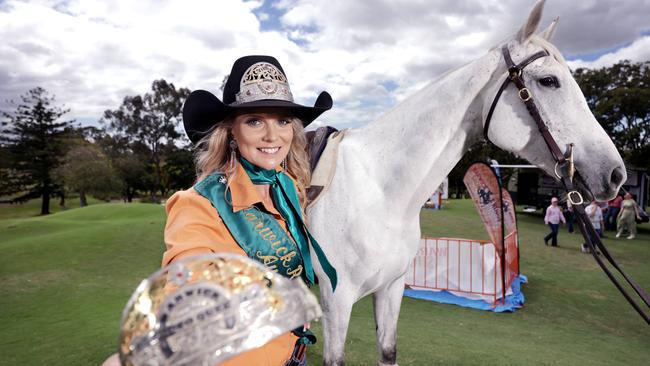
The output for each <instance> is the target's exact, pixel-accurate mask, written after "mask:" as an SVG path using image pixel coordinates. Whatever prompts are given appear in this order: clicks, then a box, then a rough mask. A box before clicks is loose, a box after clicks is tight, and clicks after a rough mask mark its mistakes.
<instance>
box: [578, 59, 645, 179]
mask: <svg viewBox="0 0 650 366" xmlns="http://www.w3.org/2000/svg"><path fill="white" fill-rule="evenodd" d="M574 77H575V78H576V81H577V82H578V84H579V85H580V88H581V89H582V92H583V93H584V95H585V98H586V99H587V104H588V105H589V108H590V109H591V111H592V112H593V113H594V116H595V117H596V119H597V120H598V122H599V123H600V124H601V125H602V126H603V128H604V129H605V131H607V134H609V135H610V136H611V137H612V140H613V141H614V144H615V145H616V147H617V148H618V149H619V150H620V151H621V152H622V153H623V156H624V158H625V159H626V161H628V162H631V163H633V164H635V165H637V166H640V167H645V168H646V169H649V168H650V160H649V159H647V155H646V153H647V151H648V150H649V147H650V61H645V62H639V63H631V62H630V61H620V62H618V63H616V64H614V65H612V66H610V67H603V68H600V69H584V68H580V69H577V70H576V71H575V72H574Z"/></svg>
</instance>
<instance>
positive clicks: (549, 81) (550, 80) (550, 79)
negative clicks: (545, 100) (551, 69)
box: [538, 76, 560, 88]
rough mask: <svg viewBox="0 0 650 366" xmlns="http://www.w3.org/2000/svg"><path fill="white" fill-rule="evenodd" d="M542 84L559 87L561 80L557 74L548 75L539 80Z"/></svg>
mask: <svg viewBox="0 0 650 366" xmlns="http://www.w3.org/2000/svg"><path fill="white" fill-rule="evenodd" d="M538 81H539V83H540V85H542V86H546V87H552V88H559V87H560V82H559V81H558V80H557V78H556V77H555V76H546V77H543V78H541V79H539V80H538Z"/></svg>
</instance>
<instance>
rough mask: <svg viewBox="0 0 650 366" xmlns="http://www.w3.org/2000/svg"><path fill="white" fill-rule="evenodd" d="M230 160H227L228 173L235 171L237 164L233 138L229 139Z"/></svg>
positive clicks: (235, 142) (235, 146)
mask: <svg viewBox="0 0 650 366" xmlns="http://www.w3.org/2000/svg"><path fill="white" fill-rule="evenodd" d="M229 145H230V160H229V162H228V171H229V172H230V173H232V172H234V171H235V164H237V153H236V152H235V150H236V149H237V141H235V140H230V143H229Z"/></svg>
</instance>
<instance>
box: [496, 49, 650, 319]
mask: <svg viewBox="0 0 650 366" xmlns="http://www.w3.org/2000/svg"><path fill="white" fill-rule="evenodd" d="M501 52H502V54H503V58H504V60H505V62H506V65H507V67H508V76H507V77H506V79H505V80H504V81H503V83H502V84H501V87H500V88H499V90H498V92H497V94H496V96H495V97H494V100H493V101H492V105H490V110H489V112H488V115H487V118H486V120H485V124H484V125H483V135H484V137H485V139H486V140H487V141H488V142H490V139H489V137H488V131H489V128H490V121H491V119H492V113H493V112H494V109H495V107H496V105H497V103H498V101H499V99H500V97H501V94H502V93H503V91H504V90H505V89H506V87H507V86H508V85H509V84H510V83H513V84H514V85H515V86H516V87H517V89H518V95H519V99H520V100H521V101H522V102H523V103H524V104H525V105H526V109H527V110H528V113H530V115H531V117H532V118H533V120H534V121H535V123H536V124H537V128H538V130H539V132H540V133H541V135H542V138H543V139H544V142H545V143H546V146H547V147H548V149H549V151H550V153H551V155H552V156H553V159H554V160H555V168H554V172H555V176H556V177H557V178H558V180H560V182H561V183H562V185H563V186H564V189H565V190H566V192H567V200H568V201H569V203H570V204H571V205H572V206H573V210H574V213H575V214H576V218H577V219H578V220H577V222H578V228H579V229H580V232H581V233H582V236H583V237H584V239H585V242H586V243H587V245H588V247H589V249H590V252H591V254H592V255H593V257H594V259H595V260H596V262H597V263H598V265H599V266H600V268H602V270H603V271H604V272H605V274H606V275H607V277H609V279H610V280H611V281H612V283H613V284H614V286H616V288H617V289H618V290H619V291H620V292H621V294H622V295H623V297H625V299H626V300H627V301H628V302H629V303H630V305H632V307H633V308H634V309H635V310H636V311H637V312H638V313H639V315H641V317H642V318H643V319H644V320H645V321H646V323H647V324H648V325H650V316H649V315H648V314H647V313H646V311H645V310H644V309H642V308H641V305H639V304H638V303H637V302H636V301H635V300H634V298H632V296H630V294H629V293H628V292H627V291H626V290H625V288H623V286H622V285H621V284H620V283H619V282H618V280H617V279H616V278H615V277H614V275H613V274H612V273H611V272H610V271H609V269H608V268H607V266H606V265H605V263H603V261H602V259H601V258H600V257H599V255H600V253H599V252H598V250H600V252H601V253H602V255H603V256H604V257H605V258H606V259H607V261H608V262H609V263H610V265H611V266H612V267H614V268H615V269H616V270H617V271H618V272H619V273H620V274H621V275H622V276H623V278H625V280H626V281H627V283H628V284H629V285H630V286H631V287H632V288H633V289H634V291H635V292H636V293H637V295H638V296H639V297H640V298H641V300H643V302H644V303H645V305H646V306H647V307H650V298H649V297H648V295H647V294H646V292H645V291H644V290H643V288H641V286H639V285H638V284H637V283H636V282H635V281H634V280H633V279H632V278H631V277H630V276H628V275H627V274H626V273H625V272H624V271H623V270H622V269H621V268H620V267H619V265H618V263H616V261H615V260H614V258H612V256H611V255H610V254H609V252H608V251H607V248H605V245H604V244H603V243H602V241H601V240H600V236H599V235H598V233H597V232H596V230H595V229H594V227H593V225H592V224H591V221H590V220H589V218H588V217H587V214H586V213H585V209H584V206H583V202H584V200H583V198H582V194H581V193H580V192H579V191H578V190H577V189H576V188H575V185H574V176H575V173H576V169H575V165H574V164H573V144H569V146H568V149H567V154H566V155H565V154H564V153H562V150H561V149H560V148H559V146H558V145H557V142H556V141H555V139H554V138H553V136H552V135H551V133H550V131H549V130H548V127H547V126H546V123H545V122H544V120H543V119H542V116H541V115H540V114H539V109H538V108H537V105H536V104H535V100H534V99H533V96H532V94H531V92H530V90H529V89H528V88H527V87H526V84H525V83H524V79H523V75H522V74H523V70H524V68H525V67H526V66H528V65H529V64H530V63H532V62H533V61H535V60H537V59H538V58H542V57H546V56H549V53H548V51H546V50H542V51H539V52H537V53H535V54H533V55H532V56H530V57H528V58H527V59H525V60H524V61H522V62H520V63H518V64H515V63H514V62H513V61H512V57H511V56H510V51H509V50H508V46H503V47H502V48H501Z"/></svg>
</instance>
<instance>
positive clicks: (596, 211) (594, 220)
mask: <svg viewBox="0 0 650 366" xmlns="http://www.w3.org/2000/svg"><path fill="white" fill-rule="evenodd" d="M585 213H586V214H587V216H588V217H589V221H591V225H592V226H593V227H594V229H595V230H596V232H597V233H598V236H600V237H601V238H602V237H603V229H604V227H605V225H604V223H603V210H602V209H601V208H600V205H598V202H596V201H591V203H590V204H589V206H587V207H586V208H585Z"/></svg>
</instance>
